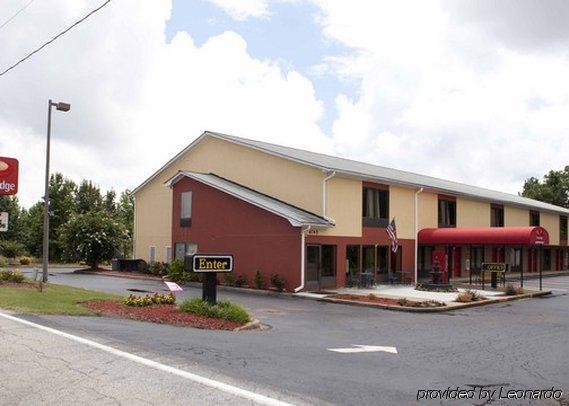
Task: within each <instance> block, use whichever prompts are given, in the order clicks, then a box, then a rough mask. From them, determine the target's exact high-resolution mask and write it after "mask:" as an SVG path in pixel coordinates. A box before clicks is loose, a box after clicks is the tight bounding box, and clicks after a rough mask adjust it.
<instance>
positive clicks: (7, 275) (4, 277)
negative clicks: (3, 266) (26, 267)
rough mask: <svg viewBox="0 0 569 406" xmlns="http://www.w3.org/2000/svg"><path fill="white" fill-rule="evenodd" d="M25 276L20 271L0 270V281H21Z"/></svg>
mask: <svg viewBox="0 0 569 406" xmlns="http://www.w3.org/2000/svg"><path fill="white" fill-rule="evenodd" d="M25 279H26V278H25V277H24V275H22V274H21V272H20V271H17V270H16V271H0V281H6V282H15V283H22V282H23V281H24V280H25Z"/></svg>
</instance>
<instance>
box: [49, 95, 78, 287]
mask: <svg viewBox="0 0 569 406" xmlns="http://www.w3.org/2000/svg"><path fill="white" fill-rule="evenodd" d="M47 106H48V107H47V147H46V151H45V194H44V197H43V273H42V281H43V282H44V283H45V282H47V275H48V265H49V154H50V142H51V108H52V107H55V108H56V110H59V111H69V110H70V109H71V105H70V104H69V103H61V102H60V103H54V102H52V101H51V99H50V100H49V101H48V103H47Z"/></svg>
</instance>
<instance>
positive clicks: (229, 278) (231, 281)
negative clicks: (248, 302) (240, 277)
mask: <svg viewBox="0 0 569 406" xmlns="http://www.w3.org/2000/svg"><path fill="white" fill-rule="evenodd" d="M223 283H224V284H225V285H227V286H235V275H233V274H232V273H226V274H225V275H223Z"/></svg>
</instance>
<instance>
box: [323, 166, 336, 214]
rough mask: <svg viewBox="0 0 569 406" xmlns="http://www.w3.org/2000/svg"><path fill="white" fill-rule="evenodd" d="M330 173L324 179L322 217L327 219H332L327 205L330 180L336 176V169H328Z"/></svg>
mask: <svg viewBox="0 0 569 406" xmlns="http://www.w3.org/2000/svg"><path fill="white" fill-rule="evenodd" d="M327 173H328V175H327V176H326V177H325V178H324V180H322V217H324V218H325V219H326V220H330V219H329V218H328V215H327V206H328V198H327V196H328V187H327V184H328V181H329V180H330V179H332V178H333V177H334V176H336V171H328V172H327Z"/></svg>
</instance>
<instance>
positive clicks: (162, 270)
mask: <svg viewBox="0 0 569 406" xmlns="http://www.w3.org/2000/svg"><path fill="white" fill-rule="evenodd" d="M169 268H170V265H169V264H168V263H166V262H154V263H152V264H150V266H149V267H148V268H147V269H145V273H149V274H151V275H156V276H164V275H167V274H168V270H169Z"/></svg>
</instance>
